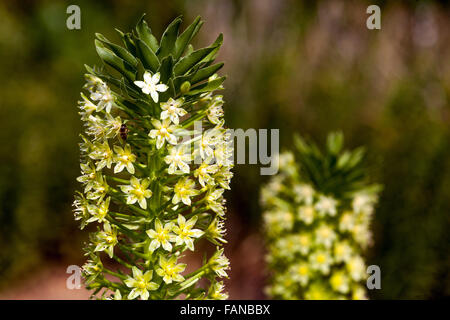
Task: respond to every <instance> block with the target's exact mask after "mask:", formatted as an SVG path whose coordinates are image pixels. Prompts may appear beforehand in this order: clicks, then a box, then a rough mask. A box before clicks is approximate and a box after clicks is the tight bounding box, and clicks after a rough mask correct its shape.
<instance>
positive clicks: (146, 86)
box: [134, 71, 169, 103]
mask: <svg viewBox="0 0 450 320" xmlns="http://www.w3.org/2000/svg"><path fill="white" fill-rule="evenodd" d="M160 78H161V75H160V73H159V72H157V73H155V74H154V75H153V76H152V75H151V74H150V72H147V71H146V72H145V73H144V81H135V82H134V84H135V85H137V86H138V87H139V88H141V89H142V92H143V93H145V94H149V95H150V96H151V97H152V99H153V101H155V103H157V102H158V99H159V95H158V92H165V91H167V89H169V87H168V86H166V85H165V84H163V83H159V79H160Z"/></svg>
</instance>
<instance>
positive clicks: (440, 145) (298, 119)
mask: <svg viewBox="0 0 450 320" xmlns="http://www.w3.org/2000/svg"><path fill="white" fill-rule="evenodd" d="M70 4H77V5H79V6H80V8H81V30H68V29H67V28H66V19H67V17H68V14H66V8H67V6H68V5H70ZM370 4H378V5H379V6H380V7H381V30H368V29H367V28H366V19H367V17H368V14H366V8H367V6H368V5H370ZM144 12H145V13H147V20H148V21H149V23H150V26H151V28H152V30H153V32H154V33H156V34H157V35H161V33H162V31H163V30H164V28H165V26H166V25H167V23H169V22H170V21H171V20H172V19H173V18H174V17H176V16H178V15H180V14H182V15H184V17H185V22H184V26H187V25H188V23H189V22H190V21H191V20H193V19H194V18H195V16H197V15H201V16H202V18H203V19H204V20H205V21H206V23H205V25H204V26H203V28H202V30H201V32H200V33H199V35H198V36H197V39H196V44H197V45H198V46H206V45H207V44H208V43H210V42H212V41H213V40H214V39H215V37H216V36H217V34H218V33H220V32H222V33H224V45H223V47H222V51H221V54H220V56H219V58H218V59H219V60H222V61H224V62H225V68H224V70H223V71H222V73H223V74H227V75H228V79H227V81H226V82H225V87H226V90H225V91H224V95H225V99H226V107H225V109H226V110H225V111H226V118H227V125H228V126H229V127H230V128H243V129H246V128H279V129H280V134H281V137H280V139H281V141H280V143H281V145H282V146H285V147H286V148H289V146H290V144H291V141H292V140H291V139H292V133H293V132H299V133H301V134H304V135H309V136H311V137H313V138H314V139H315V140H316V141H323V140H324V137H325V136H326V134H327V133H328V132H329V131H331V130H336V129H342V130H343V132H344V134H345V136H346V140H347V145H348V147H354V146H357V145H361V144H363V145H366V146H367V148H368V151H369V167H370V171H371V173H372V177H373V180H374V181H376V182H379V183H382V184H383V185H384V186H385V188H384V190H383V193H382V195H381V199H380V204H379V207H378V209H377V213H376V217H375V221H374V225H373V230H374V234H375V245H374V246H373V247H372V248H371V249H370V251H369V252H368V253H367V259H368V263H369V264H377V265H379V266H380V267H381V271H382V289H381V290H378V291H376V292H370V296H371V298H374V299H377V298H383V299H406V298H441V297H448V296H450V273H449V267H450V254H449V253H450V250H449V243H450V241H449V240H450V236H449V232H448V231H449V227H450V214H449V211H450V210H449V209H450V140H449V138H450V129H449V122H450V113H449V111H450V104H449V93H450V59H449V58H450V51H449V50H450V41H449V40H450V39H449V37H450V33H449V30H450V28H449V27H450V19H449V18H450V17H449V13H450V11H449V6H448V4H447V3H442V2H437V1H395V2H394V1H392V2H387V1H370V2H369V1H293V0H291V1H289V0H248V1H238V0H235V1H220V0H208V1H207V0H191V1H187V0H185V1H181V0H175V1H153V0H152V1H132V0H114V1H106V0H103V1H87V0H85V1H56V0H55V1H50V0H47V1H45V0H42V1H2V2H1V3H0V70H1V75H2V77H1V79H2V80H1V84H2V85H1V86H0V121H1V122H0V124H1V128H2V129H1V141H2V147H1V148H0V298H7V299H22V298H33V299H48V298H53V299H55V298H56V299H72V298H82V299H84V298H86V297H87V296H88V294H87V293H86V292H85V291H84V290H67V289H66V286H65V281H66V278H67V276H68V275H67V274H66V273H65V270H66V267H67V266H68V265H71V264H78V265H81V264H82V263H83V256H82V251H81V247H82V243H83V241H84V240H85V239H86V236H87V234H86V232H80V231H79V229H78V226H77V223H75V221H74V220H73V216H72V213H71V202H72V200H73V193H74V191H75V189H76V188H78V185H77V183H76V181H75V178H76V176H77V175H78V171H79V166H78V146H77V143H78V142H79V138H78V134H79V133H80V132H81V123H80V121H79V118H78V114H77V111H78V110H77V106H76V102H77V100H78V98H79V96H78V95H79V91H80V89H81V86H82V84H83V74H84V68H83V64H88V65H93V64H99V63H100V60H99V59H98V58H97V57H96V52H95V48H94V33H95V32H100V33H102V34H104V35H105V36H107V37H108V38H111V39H114V40H116V41H119V38H118V36H117V34H116V33H115V31H114V28H119V29H121V30H130V29H131V28H132V27H133V25H134V24H135V23H136V22H137V20H138V18H139V17H140V16H141V15H142V13H144ZM266 178H267V177H263V176H260V175H259V167H258V166H237V167H236V169H235V177H234V179H233V186H232V191H231V192H229V193H228V196H227V197H228V206H229V213H228V214H229V219H228V222H227V227H228V239H229V244H228V245H227V246H226V249H225V252H226V254H227V255H228V256H229V257H230V258H231V263H232V271H231V273H230V280H229V281H228V282H227V288H228V290H229V292H230V297H231V298H232V299H254V298H264V295H263V293H262V287H263V285H264V260H263V253H264V246H263V240H262V235H261V233H260V231H261V230H260V222H261V220H260V209H259V204H258V198H259V197H258V193H259V187H260V185H261V183H263V182H265V181H266Z"/></svg>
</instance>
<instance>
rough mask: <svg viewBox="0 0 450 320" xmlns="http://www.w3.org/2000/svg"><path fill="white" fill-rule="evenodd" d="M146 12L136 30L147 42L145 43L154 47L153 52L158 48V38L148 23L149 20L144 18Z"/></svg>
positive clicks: (151, 47)
mask: <svg viewBox="0 0 450 320" xmlns="http://www.w3.org/2000/svg"><path fill="white" fill-rule="evenodd" d="M144 17H145V14H143V15H142V17H141V19H140V20H139V22H138V24H137V26H136V32H137V34H138V37H139V38H140V39H141V40H142V41H144V42H145V44H146V45H147V46H148V47H149V48H150V49H152V51H153V52H156V51H157V50H158V40H157V39H156V38H155V36H154V35H153V34H152V30H151V29H150V28H149V26H148V25H147V22H146V21H145V20H144Z"/></svg>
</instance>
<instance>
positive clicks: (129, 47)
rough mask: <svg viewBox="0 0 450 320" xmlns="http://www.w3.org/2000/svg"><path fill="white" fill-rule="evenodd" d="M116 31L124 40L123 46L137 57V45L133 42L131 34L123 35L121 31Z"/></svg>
mask: <svg viewBox="0 0 450 320" xmlns="http://www.w3.org/2000/svg"><path fill="white" fill-rule="evenodd" d="M116 31H117V32H118V33H119V35H120V38H121V39H122V42H123V44H124V45H125V48H127V50H128V51H129V52H130V53H131V54H132V55H133V56H136V45H135V44H134V42H133V39H132V38H131V33H123V32H122V31H120V30H119V29H116Z"/></svg>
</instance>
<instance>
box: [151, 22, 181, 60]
mask: <svg viewBox="0 0 450 320" xmlns="http://www.w3.org/2000/svg"><path fill="white" fill-rule="evenodd" d="M180 24H181V18H180V17H178V18H176V19H175V20H174V21H172V23H171V24H170V25H169V26H168V27H167V29H166V31H164V33H163V35H162V37H161V43H160V47H159V49H158V52H157V53H156V55H157V56H158V57H159V58H160V59H161V58H164V57H167V56H168V55H169V54H173V53H174V49H175V41H176V40H177V36H178V29H179V28H180Z"/></svg>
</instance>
